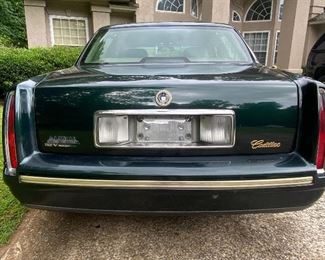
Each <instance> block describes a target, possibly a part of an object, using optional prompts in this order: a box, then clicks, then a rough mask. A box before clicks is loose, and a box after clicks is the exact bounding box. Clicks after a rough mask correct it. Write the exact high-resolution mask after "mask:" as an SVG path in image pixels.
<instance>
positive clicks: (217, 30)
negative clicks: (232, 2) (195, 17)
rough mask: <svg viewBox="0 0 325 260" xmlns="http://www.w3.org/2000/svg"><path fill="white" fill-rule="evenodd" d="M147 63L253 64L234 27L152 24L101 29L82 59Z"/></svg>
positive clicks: (85, 62)
mask: <svg viewBox="0 0 325 260" xmlns="http://www.w3.org/2000/svg"><path fill="white" fill-rule="evenodd" d="M147 62H149V63H150V62H164V63H166V62H167V63H168V62H189V63H190V62H231V63H251V62H252V58H251V56H250V54H249V51H248V49H247V47H246V45H245V44H244V42H243V40H242V39H241V38H240V37H239V35H238V34H237V33H236V32H235V30H233V29H231V28H223V27H216V26H211V27H204V26H193V27H191V26H174V27H172V26H168V27H167V26H165V27H151V26H149V27H125V28H114V29H104V30H101V31H100V32H99V33H98V34H97V35H96V36H95V38H94V39H93V40H92V41H91V43H90V45H89V47H88V48H87V50H86V52H85V54H84V56H83V57H82V59H81V63H83V64H110V63H147Z"/></svg>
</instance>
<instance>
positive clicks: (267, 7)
mask: <svg viewBox="0 0 325 260" xmlns="http://www.w3.org/2000/svg"><path fill="white" fill-rule="evenodd" d="M271 13H272V0H256V1H255V2H253V4H252V5H251V6H250V8H249V9H248V11H247V14H246V17H245V21H270V20H271V17H272V14H271Z"/></svg>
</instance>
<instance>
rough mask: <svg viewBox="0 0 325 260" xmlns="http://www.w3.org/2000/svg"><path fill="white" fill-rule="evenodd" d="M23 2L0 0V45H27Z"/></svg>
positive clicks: (20, 0)
mask: <svg viewBox="0 0 325 260" xmlns="http://www.w3.org/2000/svg"><path fill="white" fill-rule="evenodd" d="M23 2H24V1H23V0H0V17H1V18H0V46H1V45H2V46H8V47H10V46H16V47H26V46H27V40H26V26H25V16H24V3H23ZM4 39H5V40H4Z"/></svg>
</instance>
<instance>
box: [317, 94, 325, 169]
mask: <svg viewBox="0 0 325 260" xmlns="http://www.w3.org/2000/svg"><path fill="white" fill-rule="evenodd" d="M324 159H325V90H324V89H320V100H319V136H318V149H317V158H316V166H317V169H320V170H322V169H323V168H324Z"/></svg>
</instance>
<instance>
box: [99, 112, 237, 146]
mask: <svg viewBox="0 0 325 260" xmlns="http://www.w3.org/2000/svg"><path fill="white" fill-rule="evenodd" d="M105 115H115V116H150V115H152V116H157V115H161V116H166V115H167V116H168V115H171V116H204V115H220V116H229V117H231V119H232V133H231V134H232V143H231V144H229V145H213V144H210V145H195V144H194V143H193V145H173V146H166V145H159V144H157V145H143V146H141V145H132V143H130V142H128V143H121V144H109V145H108V144H100V143H99V141H98V127H97V125H98V119H99V118H100V117H102V116H105ZM235 143H236V118H235V111H233V110H230V109H126V110H100V111H96V112H95V115H94V144H95V147H97V148H110V149H193V148H194V149H214V148H233V147H234V146H235Z"/></svg>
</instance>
